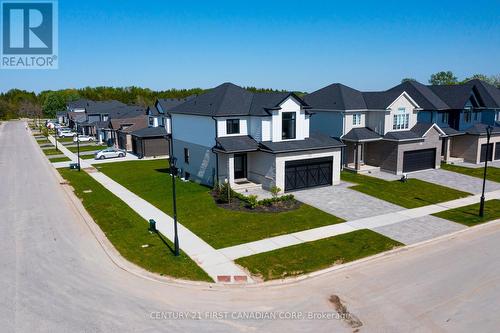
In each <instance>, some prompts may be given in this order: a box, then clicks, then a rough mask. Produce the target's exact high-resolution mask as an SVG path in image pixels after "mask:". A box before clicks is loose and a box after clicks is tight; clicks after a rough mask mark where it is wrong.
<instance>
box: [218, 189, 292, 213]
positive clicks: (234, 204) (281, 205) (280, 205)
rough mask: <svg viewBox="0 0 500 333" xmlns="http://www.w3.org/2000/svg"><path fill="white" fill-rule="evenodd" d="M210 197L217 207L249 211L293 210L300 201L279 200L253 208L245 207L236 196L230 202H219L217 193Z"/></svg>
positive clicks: (245, 204) (273, 211)
mask: <svg viewBox="0 0 500 333" xmlns="http://www.w3.org/2000/svg"><path fill="white" fill-rule="evenodd" d="M212 197H213V198H214V201H215V203H216V204H217V206H218V207H220V208H224V209H229V210H236V211H240V212H251V213H279V212H288V211H291V210H295V209H297V208H299V207H300V206H301V205H302V203H301V202H300V201H297V200H295V199H294V200H287V201H279V202H275V203H273V204H272V205H271V206H264V205H261V206H257V207H255V208H253V209H252V208H249V207H247V203H246V202H244V201H242V200H240V199H238V198H232V199H231V202H230V203H223V202H220V201H219V200H218V199H217V193H215V192H212Z"/></svg>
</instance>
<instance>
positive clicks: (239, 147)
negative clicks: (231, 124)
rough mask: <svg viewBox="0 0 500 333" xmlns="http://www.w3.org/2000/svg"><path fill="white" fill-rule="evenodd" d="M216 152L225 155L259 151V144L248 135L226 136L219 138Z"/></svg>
mask: <svg viewBox="0 0 500 333" xmlns="http://www.w3.org/2000/svg"><path fill="white" fill-rule="evenodd" d="M216 141H217V144H216V146H215V147H214V149H215V150H218V151H221V152H224V153H237V152H248V151H257V150H258V149H259V143H258V142H257V141H255V140H254V139H253V138H252V137H250V136H248V135H237V136H226V137H220V138H217V140H216Z"/></svg>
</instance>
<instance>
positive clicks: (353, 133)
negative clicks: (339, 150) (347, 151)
mask: <svg viewBox="0 0 500 333" xmlns="http://www.w3.org/2000/svg"><path fill="white" fill-rule="evenodd" d="M341 139H342V140H343V141H353V142H362V141H375V140H380V139H382V137H381V136H380V135H379V134H378V133H376V132H374V131H372V130H371V129H369V128H367V127H358V128H353V129H351V130H350V131H349V132H348V133H347V134H346V135H344V136H343V137H342V138H341Z"/></svg>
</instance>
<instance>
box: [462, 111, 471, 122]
mask: <svg viewBox="0 0 500 333" xmlns="http://www.w3.org/2000/svg"><path fill="white" fill-rule="evenodd" d="M471 119H472V111H471V110H470V109H469V110H465V111H464V121H465V122H466V123H470V121H471Z"/></svg>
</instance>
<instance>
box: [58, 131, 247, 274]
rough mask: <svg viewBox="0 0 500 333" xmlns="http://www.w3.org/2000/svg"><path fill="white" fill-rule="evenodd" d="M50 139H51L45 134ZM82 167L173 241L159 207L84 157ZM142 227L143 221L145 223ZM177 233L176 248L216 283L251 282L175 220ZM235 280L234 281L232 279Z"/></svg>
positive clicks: (169, 225) (169, 220)
mask: <svg viewBox="0 0 500 333" xmlns="http://www.w3.org/2000/svg"><path fill="white" fill-rule="evenodd" d="M49 140H50V141H51V142H54V138H52V137H49ZM61 152H63V153H64V154H66V156H67V157H69V158H70V159H71V160H73V161H75V160H76V158H77V157H76V156H75V154H74V153H72V152H71V151H69V150H68V149H67V148H65V147H61ZM80 165H81V168H82V170H84V171H86V172H87V173H88V174H89V175H90V176H91V177H92V178H93V179H95V180H96V181H97V182H99V183H100V184H101V185H103V186H104V187H105V188H106V189H107V190H108V191H110V192H111V193H113V194H114V195H116V196H117V197H118V198H120V199H121V200H122V201H123V202H125V203H126V204H127V205H128V206H130V208H132V209H133V210H134V211H135V212H137V214H139V215H140V216H142V217H143V218H144V220H146V221H148V220H149V219H153V220H155V221H156V227H157V229H158V230H159V231H160V232H161V233H162V234H163V235H165V236H166V237H167V238H168V239H169V240H170V241H171V242H173V241H174V230H173V229H174V228H173V226H174V222H173V219H172V218H171V217H170V216H168V215H167V214H165V213H164V212H163V211H161V210H160V209H158V208H156V207H155V206H153V205H152V204H150V203H149V202H147V201H146V200H144V199H142V198H140V197H139V196H137V195H136V194H134V193H132V192H131V191H129V190H128V189H127V188H125V187H124V186H122V185H120V184H119V183H117V182H115V181H114V180H112V179H111V178H109V177H108V176H106V175H105V174H103V173H101V172H98V171H97V170H96V169H94V168H92V166H91V165H90V164H89V163H88V162H87V161H85V160H81V161H80ZM145 227H146V224H145ZM178 233H179V239H180V242H179V243H180V248H181V249H182V251H184V252H185V253H186V254H187V255H188V256H189V257H191V259H193V260H194V261H195V262H196V263H197V264H198V265H199V266H200V267H201V268H202V269H203V270H204V271H205V272H207V274H208V275H210V277H212V278H213V279H214V281H216V282H219V281H221V282H241V279H243V280H246V282H253V281H252V279H251V277H250V276H249V275H248V274H247V273H246V272H245V271H244V270H243V269H242V268H240V267H239V266H237V265H236V264H235V263H234V262H233V261H232V260H231V259H229V258H227V257H226V256H224V255H223V254H222V253H221V252H220V251H218V250H216V249H214V248H213V247H211V246H210V245H209V244H207V243H206V242H205V241H203V240H202V239H201V238H199V237H198V236H196V235H195V234H194V233H192V232H191V231H190V230H189V229H188V228H186V227H184V226H183V225H182V224H181V223H178ZM236 279H238V281H235V280H236Z"/></svg>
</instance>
